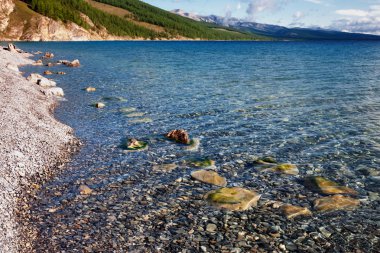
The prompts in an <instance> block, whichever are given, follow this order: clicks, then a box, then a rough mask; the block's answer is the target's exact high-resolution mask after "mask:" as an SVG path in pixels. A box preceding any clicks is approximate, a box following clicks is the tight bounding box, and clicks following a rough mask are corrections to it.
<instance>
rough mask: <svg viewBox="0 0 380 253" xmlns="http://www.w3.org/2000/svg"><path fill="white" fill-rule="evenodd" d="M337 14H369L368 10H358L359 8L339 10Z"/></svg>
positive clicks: (363, 15)
mask: <svg viewBox="0 0 380 253" xmlns="http://www.w3.org/2000/svg"><path fill="white" fill-rule="evenodd" d="M335 13H336V14H339V15H343V16H355V17H366V16H367V15H368V11H363V10H357V9H347V10H337V11H335Z"/></svg>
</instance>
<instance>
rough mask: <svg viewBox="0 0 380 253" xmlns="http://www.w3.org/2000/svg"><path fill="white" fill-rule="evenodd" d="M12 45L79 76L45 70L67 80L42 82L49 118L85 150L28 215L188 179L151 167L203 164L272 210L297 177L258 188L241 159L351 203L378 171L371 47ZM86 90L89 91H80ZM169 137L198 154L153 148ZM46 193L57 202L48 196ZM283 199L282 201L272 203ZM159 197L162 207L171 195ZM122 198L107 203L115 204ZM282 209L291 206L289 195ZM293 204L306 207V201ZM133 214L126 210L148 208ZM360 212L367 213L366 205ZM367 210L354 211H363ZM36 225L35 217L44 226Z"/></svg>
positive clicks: (376, 53) (375, 48)
mask: <svg viewBox="0 0 380 253" xmlns="http://www.w3.org/2000/svg"><path fill="white" fill-rule="evenodd" d="M19 46H20V47H21V48H23V49H25V50H27V51H37V50H41V51H52V52H54V54H55V55H56V57H55V58H54V60H58V59H68V60H73V59H76V58H78V59H80V61H81V64H82V65H81V67H80V68H67V67H65V66H55V67H51V68H50V69H51V70H53V71H65V72H67V75H64V76H52V78H54V79H55V80H56V81H57V82H58V84H59V86H60V87H62V88H63V89H64V91H65V93H66V96H65V98H66V101H62V102H61V104H60V106H59V107H58V108H57V110H56V113H55V115H56V117H57V118H58V119H59V120H61V121H62V122H64V123H66V124H68V125H70V126H71V127H73V128H74V129H75V134H76V136H78V137H79V138H80V139H82V140H83V141H84V143H85V145H84V146H83V148H82V149H81V151H80V152H79V153H78V154H77V155H75V156H74V158H73V160H72V161H71V162H70V163H69V164H68V165H67V170H66V172H63V173H62V174H61V175H58V176H57V177H56V178H55V179H54V180H52V181H51V182H49V183H48V184H47V185H46V186H45V190H42V191H41V193H40V196H41V198H42V199H43V200H42V202H41V203H38V204H37V207H36V210H39V208H41V207H43V208H45V209H48V208H51V207H54V206H57V205H60V204H61V203H62V200H64V199H65V200H67V199H71V200H72V199H75V198H76V197H75V196H76V195H77V192H76V191H77V187H78V184H79V183H86V184H88V185H90V186H91V188H93V189H95V190H98V191H99V192H102V191H103V190H104V189H105V188H107V187H110V185H112V184H114V183H118V182H123V180H126V179H133V180H136V179H139V180H141V182H142V183H141V184H137V185H134V186H133V187H132V188H130V190H131V191H133V190H134V189H141V190H142V191H143V190H144V188H147V187H152V185H156V186H158V185H165V184H171V183H172V182H173V181H174V180H175V179H177V178H179V177H188V174H189V172H190V171H191V169H189V168H180V169H177V170H175V171H173V172H172V173H164V174H156V173H155V172H152V166H153V165H155V164H162V163H177V164H182V163H183V161H185V160H189V159H193V158H200V157H208V158H211V159H213V160H215V161H216V167H217V168H222V170H221V173H222V175H224V176H226V177H227V179H228V182H229V185H230V186H231V185H237V186H243V187H254V188H256V189H257V190H258V191H260V192H261V193H263V199H269V200H276V198H277V200H278V198H279V196H282V197H284V198H283V199H282V200H283V201H284V200H285V199H286V197H289V196H293V195H292V194H293V193H292V191H293V192H294V194H296V193H297V191H299V192H301V191H304V189H303V188H302V187H301V186H299V185H297V178H294V179H293V178H290V179H289V178H284V177H279V176H273V177H270V179H268V180H269V181H268V182H269V183H268V182H267V181H266V180H267V179H263V178H259V175H260V173H257V171H256V170H255V169H254V168H252V166H250V165H249V163H248V161H252V159H254V158H255V157H260V156H264V155H270V156H273V157H276V158H277V160H279V161H281V162H290V163H293V164H297V165H298V167H299V169H300V175H301V176H304V175H311V174H313V175H317V174H318V175H324V176H326V177H329V178H332V179H334V180H336V181H339V182H341V183H345V184H348V185H350V186H351V187H355V189H356V190H358V191H359V193H360V195H361V197H362V198H366V195H367V190H368V189H367V188H366V184H365V182H364V181H365V178H364V177H363V174H362V173H361V172H360V170H361V169H368V168H373V169H374V170H375V171H376V170H378V168H379V165H380V160H379V157H380V138H379V135H378V133H379V131H380V83H379V82H380V81H379V80H380V44H379V43H376V42H265V43H262V42H75V43H20V45H19ZM46 68H47V67H32V66H27V67H25V68H24V69H23V70H24V71H26V72H36V71H37V72H43V71H44V70H45V69H46ZM88 86H93V87H96V89H97V91H96V92H93V93H87V92H85V91H83V90H82V89H83V88H85V87H88ZM96 102H104V103H105V104H106V107H105V108H103V109H96V108H94V107H92V106H91V105H92V104H94V103H96ZM126 108H127V109H126ZM123 109H124V112H123ZM125 111H131V112H129V113H126V112H125ZM177 128H184V129H186V130H187V131H188V132H189V133H190V135H191V137H193V138H199V139H200V147H199V150H197V151H187V150H186V149H185V148H184V147H183V146H181V145H178V144H174V143H172V142H169V141H166V140H164V139H163V138H162V134H164V133H166V132H168V131H169V130H172V129H177ZM130 137H134V138H137V139H141V140H145V141H148V142H149V148H148V150H145V151H142V152H129V153H126V152H125V151H124V150H123V149H122V148H121V144H122V143H123V140H124V139H125V138H130ZM247 182H248V183H247ZM275 186H277V188H276V187H275ZM186 187H187V186H186ZM127 188H128V187H126V188H125V189H124V191H127ZM274 188H275V189H274ZM56 189H60V191H61V193H63V194H62V195H59V196H58V195H54V191H56ZM128 189H129V188H128ZM186 189H187V191H191V189H192V187H191V186H189V187H187V188H186ZM378 189H379V188H378V187H377V188H376V187H375V189H373V188H371V191H379V190H378ZM105 191H107V190H105ZM128 191H129V190H128ZM195 191H199V188H197V189H196V190H195ZM289 191H290V192H291V194H290V195H289V194H288V193H284V192H289ZM49 192H50V193H49ZM299 192H298V193H299ZM182 193H183V192H182ZM302 193H303V194H306V195H307V196H309V195H308V194H310V196H313V197H315V195H311V193H307V192H302ZM127 194H130V193H127ZM131 194H133V193H131ZM170 194H172V195H168V196H166V197H168V198H169V197H173V195H176V193H175V192H171V193H170ZM198 194H200V193H199V192H198ZM44 196H50V197H46V198H45V197H44ZM52 196H53V197H52ZM123 196H124V195H123ZM294 196H295V195H294ZM156 197H157V199H160V197H161V198H162V197H164V198H165V196H164V195H163V196H156ZM112 198H113V197H112V196H108V195H107V194H105V195H104V196H103V195H102V197H99V199H100V201H103V200H104V199H107V201H108V202H107V203H112ZM123 198H124V197H120V196H119V198H117V199H118V200H117V201H116V200H115V205H116V202H120V201H121V199H123ZM99 199H98V200H99ZM161 200H162V199H161ZM75 201H77V200H75ZM288 201H293V200H291V199H290V197H289V199H288ZM132 202H133V201H132ZM90 203H91V202H90ZM293 203H296V204H297V203H298V204H302V205H303V206H310V205H311V200H310V201H307V200H302V199H301V200H297V201H295V202H294V201H293ZM82 204H83V203H82ZM82 204H80V205H79V206H78V204H73V205H74V206H73V207H72V209H70V208H69V207H67V210H66V211H64V213H65V215H66V217H70V215H72V216H73V217H74V216H75V215H76V214H75V212H76V211H77V210H78V208H81V207H82ZM87 204H88V203H87V202H86V203H85V205H87ZM134 205H136V209H137V211H136V212H138V210H139V209H140V210H141V209H142V210H145V211H146V212H148V211H147V210H151V209H149V208H148V207H145V206H144V205H142V206H140V207H139V205H140V204H138V203H135V204H134ZM145 208H146V209H145ZM68 210H71V211H68ZM363 210H365V209H363ZM368 210H372V211H375V210H374V209H373V206H368ZM368 210H365V211H364V212H366V213H371V212H370V211H368ZM145 211H144V212H145ZM203 211H204V210H203ZM203 211H202V212H203ZM37 212H38V211H37ZM205 212H206V213H207V212H211V211H205ZM49 215H50V214H45V216H46V217H50V216H49ZM375 216H376V215H375ZM375 216H373V215H372V217H375ZM46 217H45V218H43V219H46V220H48V219H47V218H46ZM50 218H51V219H52V220H53V221H54V219H56V220H55V221H56V222H58V220H60V218H59V217H58V218H57V217H53V216H51V217H50ZM67 219H69V218H67ZM322 220H323V218H321V221H322ZM49 222H50V223H49ZM49 222H48V221H46V223H47V224H42V225H41V227H42V230H43V231H44V232H43V233H42V234H44V233H46V234H45V237H47V238H49V236H50V234H49V233H50V232H49V231H50V230H48V229H46V230H45V228H46V227H50V229H53V228H52V227H51V224H53V223H54V222H52V221H49ZM340 222H342V221H340ZM67 223H70V222H68V221H67ZM49 224H50V225H49ZM53 230H54V229H53ZM73 231H75V229H74V230H73ZM146 231H149V230H148V229H147V230H146ZM73 233H76V232H73ZM146 233H148V232H146ZM152 233H153V232H152ZM70 236H73V238H75V236H74V235H72V234H70ZM153 237H155V235H153ZM367 239H368V238H367ZM359 241H360V240H359ZM61 244H62V243H61ZM337 245H339V243H337ZM164 248H165V247H164Z"/></svg>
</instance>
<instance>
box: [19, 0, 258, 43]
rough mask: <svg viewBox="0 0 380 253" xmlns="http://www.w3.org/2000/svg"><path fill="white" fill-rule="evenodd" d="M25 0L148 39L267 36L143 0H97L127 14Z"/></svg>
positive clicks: (76, 3) (68, 1) (45, 11)
mask: <svg viewBox="0 0 380 253" xmlns="http://www.w3.org/2000/svg"><path fill="white" fill-rule="evenodd" d="M25 2H27V3H28V4H29V6H30V8H31V9H33V10H34V11H36V12H38V13H40V14H42V15H45V16H48V17H50V18H53V19H55V20H62V21H63V22H68V21H71V22H74V23H76V24H78V25H79V26H82V27H84V28H85V29H87V30H95V31H99V30H101V29H102V28H106V29H107V31H108V32H109V33H110V34H112V35H116V36H129V37H132V38H145V39H160V38H164V39H171V38H190V39H206V40H254V39H264V38H265V37H260V36H256V35H252V34H249V33H245V32H238V31H236V30H232V29H231V30H230V29H228V28H223V29H221V28H220V27H218V26H214V25H210V24H207V23H203V22H197V21H194V20H191V19H188V18H185V17H181V16H178V15H176V14H173V13H170V12H167V11H164V10H162V9H159V8H157V7H154V6H151V5H149V4H146V3H144V2H141V1H139V0H128V1H126V0H96V2H99V3H103V4H107V5H110V6H114V7H118V8H122V9H124V10H126V11H128V12H130V14H128V15H125V16H124V17H123V16H120V15H117V14H116V13H115V14H113V13H110V11H107V12H105V11H103V10H102V9H101V8H96V6H94V5H93V4H92V5H91V4H89V3H88V1H85V0H25ZM112 8H113V7H112ZM112 8H111V9H112ZM115 9H116V8H115ZM119 10H120V9H119ZM81 13H83V14H85V15H86V16H88V17H89V18H90V19H91V21H92V22H93V23H94V26H92V25H91V24H89V23H87V22H86V21H85V19H83V17H81ZM154 28H156V29H154ZM157 28H160V29H157Z"/></svg>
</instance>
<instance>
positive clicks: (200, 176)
mask: <svg viewBox="0 0 380 253" xmlns="http://www.w3.org/2000/svg"><path fill="white" fill-rule="evenodd" d="M191 177H192V178H194V179H195V180H198V181H200V182H203V183H206V184H213V185H217V186H222V187H224V186H226V185H227V180H226V178H224V177H221V176H219V174H218V173H216V172H215V171H211V170H197V171H194V172H192V173H191Z"/></svg>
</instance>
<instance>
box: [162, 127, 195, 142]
mask: <svg viewBox="0 0 380 253" xmlns="http://www.w3.org/2000/svg"><path fill="white" fill-rule="evenodd" d="M166 137H167V138H169V139H171V140H174V141H176V142H179V143H182V144H190V137H189V134H188V133H187V132H186V131H185V130H183V129H176V130H173V131H170V132H169V133H167V134H166Z"/></svg>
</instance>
